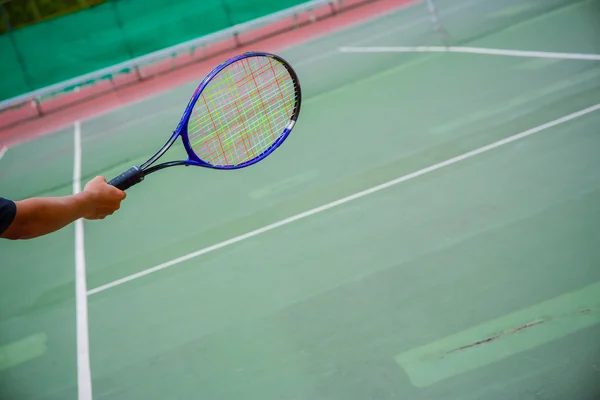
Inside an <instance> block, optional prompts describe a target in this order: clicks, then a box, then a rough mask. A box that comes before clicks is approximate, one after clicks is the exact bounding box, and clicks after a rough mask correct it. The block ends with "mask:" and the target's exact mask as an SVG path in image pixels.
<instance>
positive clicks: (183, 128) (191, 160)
mask: <svg viewBox="0 0 600 400" xmlns="http://www.w3.org/2000/svg"><path fill="white" fill-rule="evenodd" d="M250 57H269V58H272V59H274V60H276V61H278V62H279V63H280V64H282V65H283V66H284V67H285V68H286V69H287V71H288V72H289V74H290V76H291V77H292V80H293V83H294V90H295V93H296V104H295V107H294V111H293V113H292V116H291V117H290V121H289V122H288V123H287V124H286V126H285V128H284V130H283V132H282V134H281V135H280V136H279V137H278V138H277V140H276V141H275V142H274V143H273V144H272V145H271V146H269V147H268V148H267V149H266V150H264V151H263V152H262V153H261V154H259V155H258V156H256V157H254V158H253V159H251V160H248V161H245V162H243V163H241V164H238V165H213V164H211V163H209V162H206V161H204V160H202V159H201V158H200V157H198V156H197V155H196V153H194V150H193V149H192V147H191V144H190V141H189V137H188V131H187V128H188V122H189V120H190V117H191V115H192V110H193V109H194V106H195V105H196V102H197V101H198V99H199V98H200V96H201V95H202V93H203V91H204V89H206V87H207V86H208V84H209V83H210V82H211V81H212V80H213V79H214V78H215V77H216V76H217V75H218V74H219V73H220V72H221V71H223V70H224V69H225V68H227V67H228V66H229V65H231V64H233V63H235V62H238V61H240V60H243V59H245V58H250ZM301 102H302V92H301V88H300V82H299V79H298V75H297V74H296V72H295V71H294V69H293V68H292V66H291V65H290V64H289V63H288V62H287V61H285V60H284V59H283V58H281V57H279V56H277V55H275V54H271V53H266V52H246V53H243V54H241V55H238V56H235V57H232V58H230V59H228V60H226V61H225V62H223V63H221V64H219V65H218V66H217V67H215V68H214V69H213V70H212V71H211V72H210V73H209V74H208V75H206V77H205V78H204V79H203V80H202V82H200V84H199V85H198V87H197V88H196V90H195V91H194V94H193V95H192V97H191V99H190V101H189V103H188V105H187V107H186V108H185V111H184V112H183V115H182V117H181V119H180V121H179V123H178V124H177V128H176V129H175V131H174V132H173V134H172V135H171V137H170V138H169V140H167V142H166V143H165V144H164V145H163V147H162V148H161V149H160V150H159V151H157V152H156V153H155V154H154V155H153V156H152V157H151V158H149V159H148V160H147V161H146V162H145V163H143V164H142V165H140V166H139V167H132V168H130V169H129V170H127V171H125V172H124V173H122V174H121V175H119V176H117V177H116V178H114V179H112V180H111V181H110V182H108V183H109V184H111V185H113V186H116V187H118V188H120V189H121V190H125V189H127V188H129V187H131V186H133V185H135V184H136V183H139V182H140V181H142V180H143V179H144V176H145V175H148V174H150V173H152V172H155V171H158V170H161V169H164V168H167V167H172V166H176V165H184V166H190V165H191V166H198V167H205V168H212V169H217V170H233V169H239V168H245V167H249V166H251V165H253V164H256V163H257V162H259V161H261V160H263V159H265V158H266V157H267V156H268V155H270V154H271V153H273V151H275V149H277V148H278V147H279V146H281V144H282V143H283V142H284V141H285V140H286V139H287V137H288V136H289V134H290V132H291V131H292V129H293V128H294V125H295V124H296V121H297V119H298V116H299V114H300V105H301ZM178 137H181V141H182V143H183V147H184V148H185V151H186V153H187V156H188V159H187V160H180V161H170V162H166V163H162V164H159V165H155V166H151V165H152V164H153V163H154V162H156V160H158V159H159V158H160V157H161V156H162V155H163V154H165V153H166V152H167V150H168V149H169V148H170V147H171V145H172V144H173V143H174V142H175V141H176V140H177V138H178Z"/></svg>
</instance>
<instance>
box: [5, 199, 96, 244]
mask: <svg viewBox="0 0 600 400" xmlns="http://www.w3.org/2000/svg"><path fill="white" fill-rule="evenodd" d="M15 204H16V205H17V214H16V216H15V219H14V221H13V223H12V224H11V226H10V227H9V229H8V230H7V232H6V234H7V236H8V237H9V238H13V239H32V238H36V237H38V236H42V235H46V234H49V233H52V232H54V231H57V230H59V229H61V228H63V227H65V226H66V225H69V224H70V223H71V222H73V221H75V220H77V219H79V218H82V217H83V216H84V215H85V213H86V211H87V207H88V201H87V196H86V195H85V194H84V193H79V194H77V195H71V196H64V197H37V198H31V199H26V200H21V201H16V202H15Z"/></svg>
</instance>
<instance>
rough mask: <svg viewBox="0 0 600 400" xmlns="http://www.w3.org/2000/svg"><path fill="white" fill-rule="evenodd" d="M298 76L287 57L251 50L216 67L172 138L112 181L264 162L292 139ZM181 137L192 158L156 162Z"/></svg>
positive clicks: (120, 184) (124, 184)
mask: <svg viewBox="0 0 600 400" xmlns="http://www.w3.org/2000/svg"><path fill="white" fill-rule="evenodd" d="M301 98H302V95H301V91H300V83H299V81H298V76H297V75H296V72H295V71H294V70H293V68H292V67H291V66H290V64H289V63H287V62H286V61H285V60H284V59H282V58H281V57H279V56H276V55H274V54H270V53H262V52H248V53H244V54H242V55H238V56H236V57H233V58H231V59H229V60H227V61H225V62H224V63H222V64H220V65H219V66H217V67H216V68H215V69H213V70H212V71H211V72H210V73H209V74H208V75H207V76H206V77H205V78H204V80H202V82H201V83H200V85H198V87H197V88H196V91H195V92H194V94H193V95H192V98H191V99H190V102H189V103H188V105H187V107H186V109H185V111H184V113H183V116H182V117H181V120H180V121H179V124H178V125H177V128H176V129H175V131H174V132H173V134H172V135H171V137H170V138H169V140H167V142H166V143H165V144H164V145H163V146H162V148H161V149H160V150H158V151H157V152H156V153H155V154H154V155H153V156H152V157H150V158H149V159H148V160H147V161H146V162H145V163H143V164H142V165H140V166H133V167H131V168H129V169H128V170H127V171H125V172H123V173H122V174H121V175H119V176H117V177H115V178H114V179H112V180H110V181H109V182H108V183H109V184H110V185H113V186H115V187H117V188H119V189H121V190H126V189H128V188H130V187H131V186H133V185H135V184H138V183H140V182H141V181H142V180H143V179H144V177H145V176H146V175H148V174H151V173H153V172H156V171H158V170H161V169H164V168H168V167H173V166H176V165H185V166H190V165H193V166H198V167H206V168H213V169H220V170H228V169H238V168H244V167H248V166H250V165H253V164H255V163H257V162H259V161H261V160H264V159H265V157H267V156H268V155H269V154H271V153H272V152H273V151H274V150H275V149H276V148H278V147H279V146H280V145H281V144H282V143H283V142H284V141H285V139H287V137H288V135H289V134H290V132H291V131H292V129H293V127H294V124H295V123H296V120H297V119H298V115H299V113H300V103H301ZM177 138H181V142H182V144H183V146H184V148H185V150H186V153H187V156H188V159H187V160H179V161H169V162H164V163H162V164H158V165H153V164H154V163H155V162H156V161H157V160H158V159H159V158H160V157H162V156H163V154H165V153H166V152H167V150H168V149H169V148H170V147H171V146H172V145H173V143H175V140H177Z"/></svg>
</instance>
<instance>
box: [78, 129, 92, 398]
mask: <svg viewBox="0 0 600 400" xmlns="http://www.w3.org/2000/svg"><path fill="white" fill-rule="evenodd" d="M74 138H75V140H74V142H75V143H74V144H75V146H74V147H75V151H74V162H73V194H77V193H79V192H81V123H80V121H75V124H74ZM86 292H87V283H86V273H85V246H84V240H83V219H78V220H77V221H75V298H76V309H77V318H76V319H77V389H78V399H79V400H91V399H92V377H91V371H90V352H89V333H88V306H87V296H86Z"/></svg>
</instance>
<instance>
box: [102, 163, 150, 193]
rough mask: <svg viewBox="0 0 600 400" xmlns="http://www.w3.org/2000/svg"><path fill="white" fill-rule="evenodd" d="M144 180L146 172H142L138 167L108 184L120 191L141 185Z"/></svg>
mask: <svg viewBox="0 0 600 400" xmlns="http://www.w3.org/2000/svg"><path fill="white" fill-rule="evenodd" d="M143 179H144V171H142V170H141V169H139V168H138V167H131V168H129V169H128V170H127V171H125V172H123V173H122V174H121V175H119V176H117V177H115V178H113V179H111V180H110V181H109V182H108V184H109V185H112V186H114V187H116V188H118V189H121V190H126V189H129V188H130V187H132V186H133V185H135V184H136V183H140V182H141V181H142V180H143Z"/></svg>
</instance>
